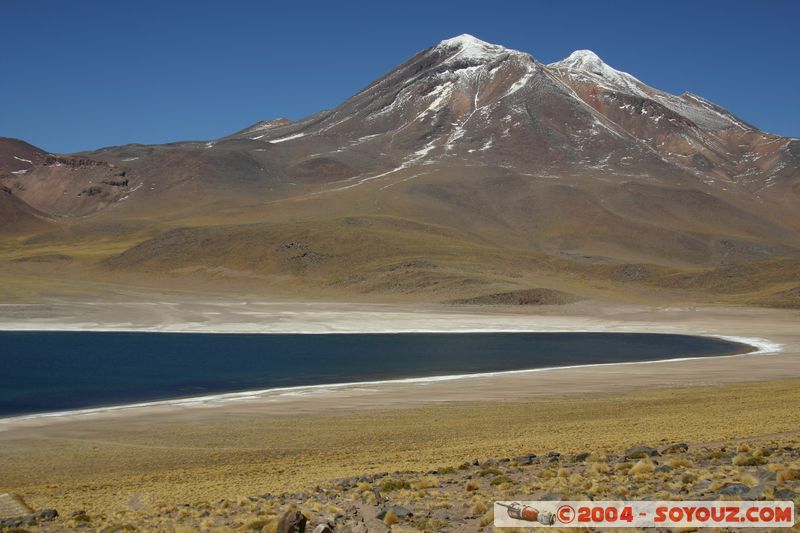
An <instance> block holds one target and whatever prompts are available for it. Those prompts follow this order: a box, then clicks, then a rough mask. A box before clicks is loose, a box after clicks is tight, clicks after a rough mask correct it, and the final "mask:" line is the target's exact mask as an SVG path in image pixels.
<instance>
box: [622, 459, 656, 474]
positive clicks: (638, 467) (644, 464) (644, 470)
mask: <svg viewBox="0 0 800 533" xmlns="http://www.w3.org/2000/svg"><path fill="white" fill-rule="evenodd" d="M655 469H656V467H655V465H653V462H652V461H650V460H649V459H640V460H639V462H637V463H636V464H635V465H633V466H632V467H631V469H630V470H628V474H634V475H636V474H652V473H653V472H654V471H655Z"/></svg>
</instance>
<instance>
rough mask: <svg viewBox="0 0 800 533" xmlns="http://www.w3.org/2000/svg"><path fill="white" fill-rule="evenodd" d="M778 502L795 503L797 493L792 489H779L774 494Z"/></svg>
mask: <svg viewBox="0 0 800 533" xmlns="http://www.w3.org/2000/svg"><path fill="white" fill-rule="evenodd" d="M772 495H773V496H774V497H775V499H776V500H784V501H794V499H795V498H797V493H796V492H795V491H793V490H791V489H778V490H776V491H775V492H774V493H773V494H772Z"/></svg>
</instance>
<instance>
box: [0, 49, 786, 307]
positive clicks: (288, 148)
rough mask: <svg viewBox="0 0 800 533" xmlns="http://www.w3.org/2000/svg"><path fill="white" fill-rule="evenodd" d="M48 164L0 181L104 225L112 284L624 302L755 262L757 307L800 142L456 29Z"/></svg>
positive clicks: (80, 222) (104, 267) (691, 98)
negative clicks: (205, 123) (250, 119)
mask: <svg viewBox="0 0 800 533" xmlns="http://www.w3.org/2000/svg"><path fill="white" fill-rule="evenodd" d="M15 149H16V148H15ZM0 153H1V152H0ZM9 153H10V152H9ZM58 157H60V158H62V159H58ZM58 157H57V156H51V155H49V154H43V153H42V154H39V155H38V156H37V158H38V159H35V160H34V158H27V159H31V163H30V168H26V169H20V170H25V172H24V173H20V174H12V175H11V176H10V177H9V176H8V175H6V177H5V178H0V180H2V181H3V183H5V184H6V186H9V187H11V188H12V189H13V190H15V194H19V196H20V198H22V199H24V200H26V201H28V202H29V203H30V204H31V205H33V206H35V207H37V208H39V209H41V210H43V211H45V212H48V213H53V214H58V215H62V216H65V218H63V219H62V223H63V228H62V229H61V230H59V231H60V233H56V234H53V233H49V234H48V236H47V237H46V239H45V240H47V242H53V241H57V242H71V241H70V240H71V239H72V240H74V239H84V240H85V239H87V238H89V237H88V236H90V235H113V236H114V238H113V240H112V241H109V242H107V243H106V244H103V245H102V246H103V247H102V248H99V249H97V250H93V251H92V252H91V257H92V260H93V261H94V263H92V265H93V267H92V268H96V269H97V270H94V271H93V272H94V273H95V275H97V276H100V277H102V276H106V275H111V276H113V277H114V279H119V278H120V277H121V276H124V275H126V273H131V274H132V275H136V276H139V278H137V279H139V280H140V281H141V279H145V278H150V279H156V278H157V279H160V280H166V279H169V280H175V279H186V280H189V281H187V283H194V282H193V281H191V280H198V281H197V283H201V281H199V280H207V279H209V278H212V279H214V280H215V282H220V283H223V282H224V283H235V284H239V285H242V286H247V287H264V288H267V289H265V290H273V289H276V287H278V286H279V285H284V284H285V285H286V287H300V286H302V287H306V288H316V289H320V288H325V290H332V291H334V292H335V291H340V292H344V293H347V294H374V293H376V292H377V293H381V294H384V293H402V294H414V293H415V287H416V290H417V291H419V293H420V294H422V293H424V294H426V296H424V298H426V299H430V298H433V299H445V296H446V297H447V298H452V297H461V296H474V295H476V293H480V292H481V291H495V290H497V291H498V292H501V289H502V290H514V289H519V288H526V284H531V283H537V284H544V285H549V286H551V287H552V288H555V289H564V290H565V291H566V292H570V293H576V292H581V290H584V291H588V292H592V291H595V290H601V292H602V291H606V290H608V291H611V292H613V293H615V294H628V295H633V294H639V293H640V292H641V291H642V290H645V289H643V288H642V286H647V287H649V288H648V289H647V290H650V289H652V288H653V287H655V288H657V290H659V291H672V290H673V289H675V290H690V291H694V292H698V291H700V292H702V291H703V290H705V289H704V288H703V287H704V285H703V283H706V282H704V281H702V280H712V279H715V280H716V279H717V278H716V277H715V274H708V273H709V272H711V273H713V272H725V273H726V274H720V276H724V275H731V276H734V277H735V276H736V275H737V274H736V273H737V272H739V273H740V275H741V276H742V279H745V278H748V277H749V278H748V279H755V278H753V276H754V274H753V272H754V270H753V268H743V269H738V270H737V268H732V269H731V267H736V266H738V265H756V264H758V265H762V266H764V268H765V269H766V270H765V272H767V273H766V274H765V275H764V276H761V277H759V281H758V283H755V282H754V285H753V287H754V289H753V290H757V291H767V293H769V295H770V296H769V298H772V296H771V295H772V294H773V293H775V294H778V293H780V294H782V293H783V292H782V291H789V294H793V293H792V292H791V291H792V287H793V286H792V285H791V284H792V283H794V282H796V280H793V279H791V277H792V275H793V274H792V273H793V272H794V271H795V270H794V267H793V266H792V265H793V264H795V262H797V261H799V260H800V216H798V212H800V211H798V204H800V141H798V140H796V139H787V138H782V137H779V136H775V135H770V134H767V133H764V132H761V131H759V130H758V129H756V128H755V127H753V126H751V125H749V124H746V123H745V122H743V121H742V120H740V119H738V118H737V117H735V116H734V115H733V114H731V113H729V112H728V111H726V110H724V109H722V108H720V107H718V106H716V105H714V104H712V103H710V102H708V101H706V100H704V99H702V98H700V97H698V96H695V95H691V94H683V95H680V96H675V95H670V94H668V93H665V92H663V91H659V90H657V89H655V88H652V87H649V86H648V85H646V84H644V83H643V82H641V81H639V80H637V79H636V78H634V77H633V76H631V75H629V74H626V73H623V72H620V71H617V70H615V69H613V68H612V67H610V66H608V65H606V64H605V63H604V62H603V61H602V60H601V59H600V58H599V57H598V56H597V55H595V54H593V53H592V52H589V51H577V52H575V53H573V54H571V55H570V56H569V57H567V58H566V59H564V60H562V61H559V62H556V63H553V64H550V65H544V64H542V63H540V62H539V61H537V60H536V59H534V58H533V57H532V56H531V55H529V54H527V53H523V52H519V51H515V50H510V49H507V48H504V47H502V46H498V45H494V44H489V43H485V42H483V41H480V40H479V39H476V38H475V37H472V36H469V35H461V36H458V37H455V38H452V39H447V40H445V41H442V42H441V43H439V44H437V45H436V46H433V47H431V48H428V49H426V50H423V51H421V52H420V53H418V54H416V55H415V56H413V57H412V58H410V59H409V60H408V61H406V62H404V63H402V64H401V65H399V66H398V67H397V68H395V69H393V70H392V71H390V72H388V73H387V74H386V75H384V76H382V77H381V78H379V79H377V80H375V81H374V82H373V83H371V84H370V85H368V86H367V87H365V88H364V89H363V90H361V91H359V92H358V93H357V94H355V95H353V96H352V97H351V98H349V99H348V100H346V101H345V102H343V103H342V104H341V105H339V106H338V107H336V108H335V109H332V110H328V111H323V112H320V113H317V114H315V115H312V116H310V117H307V118H304V119H302V120H298V121H291V120H288V119H274V120H266V121H260V122H257V123H255V124H253V125H252V126H250V127H247V128H245V129H243V130H241V131H239V132H237V133H234V134H232V135H230V136H227V137H223V138H220V139H215V140H211V141H192V142H181V143H172V144H167V145H159V146H144V145H126V146H119V147H109V148H105V149H102V150H98V151H96V152H92V153H86V154H79V155H74V156H58ZM21 158H24V157H21ZM67 160H70V161H76V163H75V164H74V165H70V164H67ZM14 161H17V159H14ZM63 167H67V168H69V169H70V170H69V171H66V170H65V168H63ZM123 178H124V180H123ZM123 181H124V183H122V182H123ZM98 183H99V185H98ZM15 187H16V189H14V188H15ZM87 187H100V188H101V191H102V192H101V193H98V194H95V195H91V196H85V195H82V191H84V190H85V189H87ZM17 190H18V191H19V192H18V193H17ZM95 197H96V198H95ZM89 199H91V200H90V201H89ZM83 202H88V203H83ZM76 215H80V217H77V216H76ZM43 239H44V238H43ZM81 242H84V241H81ZM101 242H105V241H102V240H101ZM128 242H130V243H132V245H131V246H130V247H129V249H127V250H120V249H119V248H120V246H121V245H122V243H128ZM98 246H99V245H98ZM641 272H648V273H649V274H648V275H640V273H641ZM654 273H657V274H654ZM701 273H703V274H702V275H701ZM683 274H685V275H686V276H688V278H686V279H699V280H701V281H698V282H696V283H693V284H685V283H679V282H677V281H674V280H677V279H679V278H680V276H681V275H683ZM698 276H699V277H698ZM609 283H610V284H611V285H609ZM707 283H708V290H712V291H716V292H715V293H719V292H720V290H721V288H720V287H721V286H720V284H719V283H717V282H714V283H712V282H711V281H707ZM239 285H237V286H239ZM538 286H539V285H537V287H538ZM736 286H737V287H740V289H741V287H746V286H747V284H746V283H744V284H740V285H736ZM600 287H606V288H605V289H600ZM609 287H610V288H609ZM309 290H310V289H309ZM654 290H655V289H654ZM770 291H771V292H770ZM723 292H724V291H723ZM747 298H751V297H747ZM752 298H754V299H758V298H762V296H752ZM770 301H772V300H770Z"/></svg>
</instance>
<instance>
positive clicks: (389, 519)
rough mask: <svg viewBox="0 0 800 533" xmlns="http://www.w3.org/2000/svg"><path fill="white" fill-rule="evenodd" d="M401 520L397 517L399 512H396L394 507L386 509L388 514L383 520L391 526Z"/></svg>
mask: <svg viewBox="0 0 800 533" xmlns="http://www.w3.org/2000/svg"><path fill="white" fill-rule="evenodd" d="M399 520H400V519H399V518H397V514H396V513H395V512H394V509H391V508H390V509H389V510H388V511H386V516H384V517H383V521H384V522H385V523H386V525H389V526H391V525H392V524H396V523H397V522H398V521H399Z"/></svg>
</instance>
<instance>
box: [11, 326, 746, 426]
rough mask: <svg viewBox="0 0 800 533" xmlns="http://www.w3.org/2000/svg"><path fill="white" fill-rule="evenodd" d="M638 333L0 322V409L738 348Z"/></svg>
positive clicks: (25, 410)
mask: <svg viewBox="0 0 800 533" xmlns="http://www.w3.org/2000/svg"><path fill="white" fill-rule="evenodd" d="M750 350H751V348H750V347H748V346H745V345H742V344H738V343H734V342H729V341H725V340H720V339H713V338H707V337H693V336H688V335H664V334H640V333H398V334H329V335H309V334H303V335H301V334H201V333H119V332H103V333H101V332H0V417H4V416H12V415H20V414H29V413H39V412H48V411H60V410H65V409H78V408H86V407H98V406H108V405H118V404H126V403H134V402H142V401H151V400H162V399H168V398H182V397H188V396H195V395H204V394H209V393H218V392H232V391H242V390H253V389H266V388H273V387H291V386H300V385H318V384H331V383H344V382H354V381H370V380H378V379H397V378H407V377H427V376H441V375H452V374H472V373H479V372H497V371H505V370H521V369H533V368H545V367H554V366H565V365H580V364H593V363H618V362H625V361H651V360H658V359H671V358H680V357H708V356H714V355H726V354H731V353H741V352H746V351H750Z"/></svg>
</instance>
